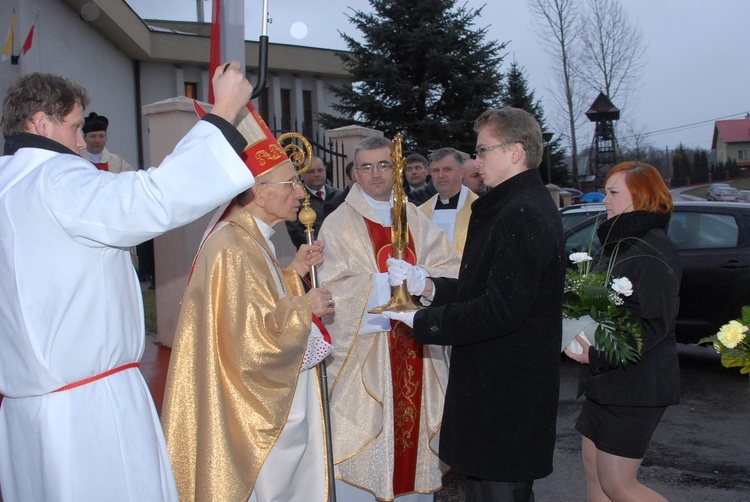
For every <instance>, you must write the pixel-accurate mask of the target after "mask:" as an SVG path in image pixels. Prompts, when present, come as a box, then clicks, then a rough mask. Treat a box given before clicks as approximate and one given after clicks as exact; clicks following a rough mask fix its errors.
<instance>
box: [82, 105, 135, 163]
mask: <svg viewBox="0 0 750 502" xmlns="http://www.w3.org/2000/svg"><path fill="white" fill-rule="evenodd" d="M108 126H109V120H107V117H105V116H103V115H97V114H96V113H94V112H91V113H89V115H88V117H86V119H85V121H84V124H83V139H84V141H86V148H85V149H83V150H81V157H83V158H84V159H86V160H88V161H90V162H91V163H92V164H94V165H95V166H96V167H97V169H101V170H102V171H109V172H111V173H121V172H123V171H135V168H133V166H131V165H130V164H128V163H127V162H125V159H123V158H122V157H120V156H119V155H116V154H114V153H111V152H110V151H109V150H107V127H108Z"/></svg>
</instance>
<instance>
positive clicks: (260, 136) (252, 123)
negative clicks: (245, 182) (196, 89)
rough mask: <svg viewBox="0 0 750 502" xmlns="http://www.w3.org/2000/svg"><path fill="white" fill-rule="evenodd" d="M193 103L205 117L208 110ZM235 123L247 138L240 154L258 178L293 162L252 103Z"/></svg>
mask: <svg viewBox="0 0 750 502" xmlns="http://www.w3.org/2000/svg"><path fill="white" fill-rule="evenodd" d="M193 105H194V106H195V113H197V114H198V116H199V117H201V118H203V116H204V115H205V114H206V113H207V112H206V111H205V110H204V109H203V108H202V107H201V105H199V104H198V102H197V101H193ZM233 125H234V126H235V127H236V128H237V130H238V131H239V132H240V134H242V136H243V137H244V138H245V140H247V147H246V148H245V150H244V151H243V152H242V153H241V154H240V158H242V161H243V162H244V163H245V165H246V166H247V167H248V169H250V172H251V173H253V176H255V177H256V178H257V177H258V176H262V175H264V174H268V173H270V172H271V171H273V170H274V169H276V168H277V167H279V166H280V165H282V164H284V163H286V162H291V161H290V160H289V157H288V156H287V154H286V153H285V152H284V149H283V148H282V147H281V145H279V142H278V141H277V140H276V137H275V136H274V135H273V133H272V132H271V130H270V129H269V128H268V126H267V125H266V122H265V121H264V120H263V117H261V116H260V114H258V111H257V110H256V109H255V107H254V106H253V104H252V103H249V102H248V104H247V106H246V107H245V108H243V109H242V110H241V111H240V113H238V114H237V118H236V119H235V121H234V124H233Z"/></svg>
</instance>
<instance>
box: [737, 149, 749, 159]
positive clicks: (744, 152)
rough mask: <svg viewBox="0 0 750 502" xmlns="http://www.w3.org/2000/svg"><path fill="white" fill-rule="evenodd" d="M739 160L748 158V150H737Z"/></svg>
mask: <svg viewBox="0 0 750 502" xmlns="http://www.w3.org/2000/svg"><path fill="white" fill-rule="evenodd" d="M737 160H747V150H737Z"/></svg>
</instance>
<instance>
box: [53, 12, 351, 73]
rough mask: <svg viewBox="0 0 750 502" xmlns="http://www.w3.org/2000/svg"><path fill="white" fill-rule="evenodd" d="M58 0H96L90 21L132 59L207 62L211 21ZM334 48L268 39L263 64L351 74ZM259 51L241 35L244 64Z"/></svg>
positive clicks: (251, 64) (250, 63) (255, 62)
mask: <svg viewBox="0 0 750 502" xmlns="http://www.w3.org/2000/svg"><path fill="white" fill-rule="evenodd" d="M63 1H64V2H65V3H67V4H68V5H69V6H70V7H72V8H73V9H75V10H76V11H79V10H80V9H81V7H82V6H83V5H84V4H95V5H96V6H97V7H98V8H99V10H98V11H97V12H98V14H97V16H96V17H95V18H94V19H92V20H91V21H89V24H90V25H91V26H92V27H93V28H95V29H96V30H98V31H99V32H101V34H102V35H103V36H104V37H106V38H107V39H109V40H110V41H111V42H112V44H113V45H114V46H115V47H117V48H118V49H119V50H121V51H122V52H124V53H125V54H126V55H127V56H128V57H130V58H131V59H134V60H140V61H153V62H162V63H173V64H205V65H208V56H209V46H210V35H211V23H197V22H188V21H166V20H156V19H149V20H143V19H141V18H140V17H138V15H137V14H136V13H135V11H133V9H132V8H131V7H130V6H129V5H128V4H127V2H126V1H124V0H93V1H90V0H63ZM338 52H346V51H336V50H332V49H319V48H315V47H304V46H298V45H290V44H276V43H273V42H271V43H269V47H268V61H269V67H268V70H269V72H270V71H293V72H295V73H301V74H312V75H318V76H325V77H331V78H339V79H343V80H351V78H352V77H351V73H350V72H349V71H348V69H347V68H346V67H345V66H344V64H343V63H342V61H341V59H340V58H339V57H338V56H337V53H338ZM258 57H259V55H258V42H255V41H247V40H246V41H245V62H246V65H247V66H249V67H257V66H258Z"/></svg>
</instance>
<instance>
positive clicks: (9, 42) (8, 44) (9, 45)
mask: <svg viewBox="0 0 750 502" xmlns="http://www.w3.org/2000/svg"><path fill="white" fill-rule="evenodd" d="M15 24H16V9H13V14H12V15H11V16H10V29H9V30H8V38H6V39H5V45H3V61H5V60H6V59H8V58H9V57H10V55H11V54H10V53H11V51H12V50H13V27H14V26H15Z"/></svg>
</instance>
